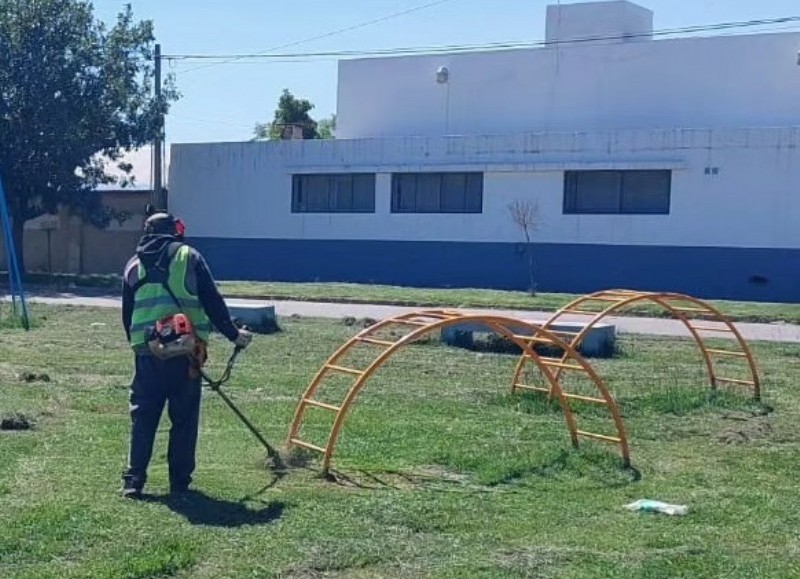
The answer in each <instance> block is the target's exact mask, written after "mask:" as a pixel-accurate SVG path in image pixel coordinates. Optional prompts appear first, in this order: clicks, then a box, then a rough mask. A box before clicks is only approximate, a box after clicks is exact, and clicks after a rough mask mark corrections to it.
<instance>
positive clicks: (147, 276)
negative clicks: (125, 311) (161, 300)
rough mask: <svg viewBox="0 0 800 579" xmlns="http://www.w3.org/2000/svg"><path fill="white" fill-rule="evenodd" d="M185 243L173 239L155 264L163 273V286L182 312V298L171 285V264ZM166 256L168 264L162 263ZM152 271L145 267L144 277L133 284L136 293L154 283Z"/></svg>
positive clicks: (156, 268)
mask: <svg viewBox="0 0 800 579" xmlns="http://www.w3.org/2000/svg"><path fill="white" fill-rule="evenodd" d="M184 245H185V244H184V243H181V242H180V241H171V242H170V243H169V245H168V246H167V250H166V251H164V252H162V254H161V255H160V256H159V258H158V261H156V264H155V270H157V271H158V272H160V273H162V274H163V275H162V279H161V285H162V287H163V288H164V289H165V290H166V291H167V293H168V294H169V297H171V298H172V301H173V302H175V305H176V306H178V310H180V311H181V312H183V306H182V305H181V302H180V300H178V298H177V297H176V296H175V292H173V291H172V288H170V287H169V266H170V264H171V263H172V260H173V259H175V256H176V255H177V254H178V251H179V250H180V249H181V247H183V246H184ZM164 258H166V259H167V263H166V266H164V264H163V263H162V262H163V260H164ZM152 271H153V270H150V269H145V272H144V277H143V278H141V279H139V280H136V283H135V284H133V286H132V289H133V294H134V295H136V292H138V291H139V290H140V289H141V288H142V286H144V285H145V284H148V283H153V282H151V275H152Z"/></svg>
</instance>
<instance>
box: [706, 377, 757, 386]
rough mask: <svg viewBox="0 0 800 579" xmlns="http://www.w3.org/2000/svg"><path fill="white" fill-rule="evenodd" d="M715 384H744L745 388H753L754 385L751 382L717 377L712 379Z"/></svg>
mask: <svg viewBox="0 0 800 579" xmlns="http://www.w3.org/2000/svg"><path fill="white" fill-rule="evenodd" d="M714 381H715V382H730V383H731V384H744V385H746V386H755V385H756V383H755V382H753V381H752V380H739V379H738V378H720V377H719V376H715V377H714Z"/></svg>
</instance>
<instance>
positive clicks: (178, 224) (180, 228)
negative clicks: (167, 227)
mask: <svg viewBox="0 0 800 579" xmlns="http://www.w3.org/2000/svg"><path fill="white" fill-rule="evenodd" d="M175 233H176V234H177V235H178V236H179V237H183V235H184V234H185V233H186V225H184V223H183V221H181V220H180V219H176V220H175Z"/></svg>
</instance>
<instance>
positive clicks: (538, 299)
mask: <svg viewBox="0 0 800 579" xmlns="http://www.w3.org/2000/svg"><path fill="white" fill-rule="evenodd" d="M28 283H32V284H39V285H47V286H50V287H53V288H56V289H61V290H65V289H69V288H71V287H72V286H73V285H74V286H77V287H86V288H105V289H113V290H114V291H118V289H119V285H120V277H119V276H117V275H94V276H91V275H85V276H75V275H68V274H56V275H45V274H29V275H28ZM219 285H220V287H221V289H222V291H223V293H224V294H225V295H226V296H228V297H247V298H257V299H275V300H280V299H283V300H300V301H321V302H350V303H374V304H388V305H401V306H413V307H417V306H419V307H461V308H498V309H512V310H529V311H543V312H552V311H555V310H557V309H559V308H561V307H563V306H565V305H566V304H567V303H569V302H570V301H572V300H573V299H575V298H577V297H580V296H579V295H576V294H554V293H538V294H536V295H535V296H531V295H530V294H528V293H526V292H517V291H499V290H487V289H427V288H410V287H400V286H385V285H366V284H347V283H279V282H240V281H221V282H220V284H219ZM710 303H711V304H712V305H714V306H716V307H718V308H719V309H720V310H721V311H722V312H723V313H725V314H726V315H728V316H729V317H730V318H731V319H732V320H735V321H738V322H762V323H772V322H784V323H791V324H800V304H780V303H759V302H736V301H725V300H710ZM625 313H626V315H633V316H654V317H669V314H667V313H666V312H664V311H663V310H662V309H661V308H658V307H655V306H647V305H645V306H638V307H635V308H632V309H629V310H626V311H625Z"/></svg>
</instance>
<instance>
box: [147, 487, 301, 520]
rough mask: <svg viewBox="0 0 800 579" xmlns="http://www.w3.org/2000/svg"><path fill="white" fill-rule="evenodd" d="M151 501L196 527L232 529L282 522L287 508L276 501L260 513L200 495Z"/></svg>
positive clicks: (176, 496)
mask: <svg viewBox="0 0 800 579" xmlns="http://www.w3.org/2000/svg"><path fill="white" fill-rule="evenodd" d="M148 500H150V501H152V502H157V503H161V504H163V505H165V506H166V507H168V508H169V509H170V510H171V511H173V512H175V513H178V514H179V515H182V516H184V517H185V518H186V520H188V521H189V522H190V523H192V524H193V525H205V526H211V527H229V528H232V527H243V526H247V525H267V524H269V523H272V522H273V521H277V520H278V519H280V518H281V516H282V515H283V510H284V509H285V507H286V504H285V503H282V502H278V501H273V502H270V503H268V504H267V506H266V507H264V508H263V509H257V510H256V509H251V508H249V507H248V506H247V505H244V504H242V503H240V502H233V501H226V500H223V499H218V498H214V497H210V496H208V495H207V494H205V493H203V492H200V491H189V492H186V493H183V494H180V495H175V496H173V495H166V496H157V497H148Z"/></svg>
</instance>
